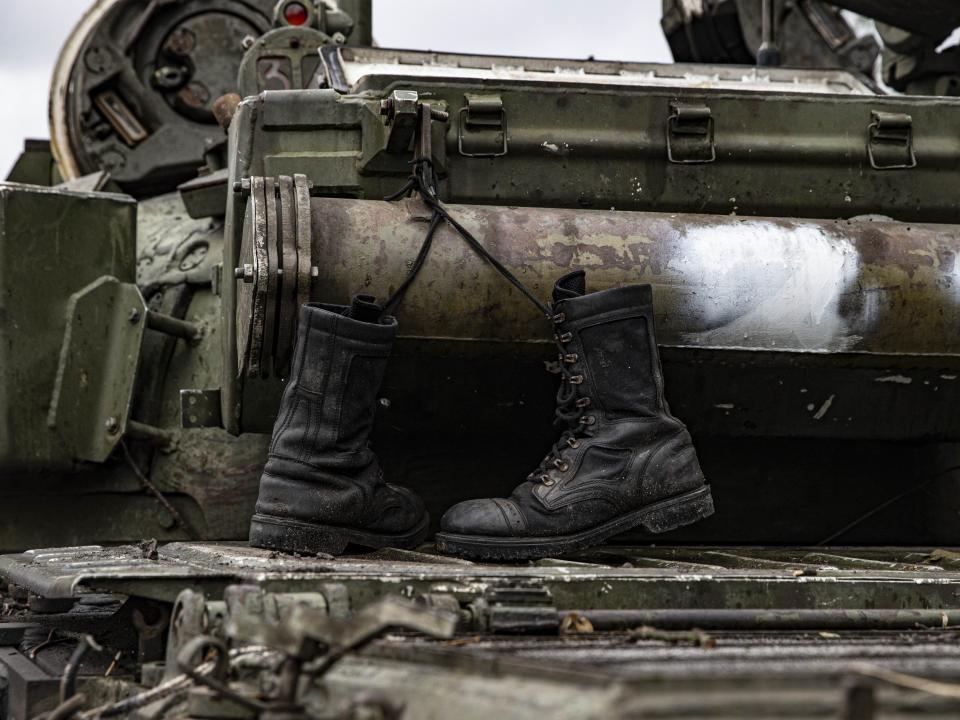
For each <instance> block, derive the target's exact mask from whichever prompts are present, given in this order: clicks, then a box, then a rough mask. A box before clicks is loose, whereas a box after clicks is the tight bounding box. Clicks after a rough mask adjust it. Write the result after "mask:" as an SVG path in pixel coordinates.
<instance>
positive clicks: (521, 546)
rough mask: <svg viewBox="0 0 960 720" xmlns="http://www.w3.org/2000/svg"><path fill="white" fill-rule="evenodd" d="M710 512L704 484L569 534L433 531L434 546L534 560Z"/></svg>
mask: <svg viewBox="0 0 960 720" xmlns="http://www.w3.org/2000/svg"><path fill="white" fill-rule="evenodd" d="M711 515H713V495H712V494H711V492H710V486H709V485H704V486H703V487H701V488H697V489H696V490H693V491H692V492H688V493H684V494H683V495H676V496H674V497H672V498H668V499H666V500H661V501H659V502H656V503H653V504H652V505H647V506H646V507H644V508H641V509H640V510H635V511H634V512H632V513H627V514H626V515H621V516H620V517H617V518H614V519H613V520H608V521H607V522H605V523H603V524H602V525H598V526H597V527H593V528H590V529H589V530H582V531H581V532H578V533H573V534H571V535H555V536H552V537H494V536H490V535H459V534H453V533H437V550H439V551H440V552H441V553H444V554H445V555H456V556H458V557H465V558H469V559H471V560H491V561H505V560H537V559H540V558H545V557H555V556H558V555H565V554H568V553H571V552H575V551H577V550H583V549H585V548H588V547H593V546H595V545H599V544H600V543H602V542H603V541H604V540H606V539H607V538H610V537H613V536H614V535H619V534H620V533H623V532H627V531H629V530H634V529H636V528H641V529H643V530H645V531H647V532H649V533H654V534H659V533H665V532H668V531H670V530H675V529H677V528H679V527H683V526H684V525H692V524H693V523H695V522H698V521H699V520H703V519H704V518H707V517H710V516H711Z"/></svg>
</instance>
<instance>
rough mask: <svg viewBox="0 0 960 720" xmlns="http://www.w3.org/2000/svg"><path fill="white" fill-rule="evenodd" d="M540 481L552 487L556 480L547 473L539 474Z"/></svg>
mask: <svg viewBox="0 0 960 720" xmlns="http://www.w3.org/2000/svg"><path fill="white" fill-rule="evenodd" d="M540 481H541V482H542V483H543V484H544V485H546V486H547V487H553V486H554V485H556V484H557V481H556V480H554V479H553V478H552V477H550V476H549V475H541V476H540Z"/></svg>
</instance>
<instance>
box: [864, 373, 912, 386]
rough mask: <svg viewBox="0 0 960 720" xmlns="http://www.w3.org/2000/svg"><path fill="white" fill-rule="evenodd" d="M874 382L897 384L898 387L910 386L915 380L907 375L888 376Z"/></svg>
mask: <svg viewBox="0 0 960 720" xmlns="http://www.w3.org/2000/svg"><path fill="white" fill-rule="evenodd" d="M874 382H878V383H896V384H897V385H909V384H910V383H912V382H913V378H908V377H906V376H905V375H887V376H886V377H882V378H877V379H876V380H874Z"/></svg>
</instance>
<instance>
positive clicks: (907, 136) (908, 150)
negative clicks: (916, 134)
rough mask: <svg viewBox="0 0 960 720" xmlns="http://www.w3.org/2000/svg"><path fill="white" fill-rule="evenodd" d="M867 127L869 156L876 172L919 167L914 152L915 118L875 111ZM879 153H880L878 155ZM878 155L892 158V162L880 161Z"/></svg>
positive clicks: (903, 114)
mask: <svg viewBox="0 0 960 720" xmlns="http://www.w3.org/2000/svg"><path fill="white" fill-rule="evenodd" d="M870 119H871V123H870V125H869V126H868V127H867V132H868V135H869V139H868V140H867V155H868V156H869V158H870V167H872V168H873V169H874V170H902V169H909V168H913V167H916V166H917V156H916V154H915V153H914V151H913V118H912V117H910V116H909V115H907V114H905V113H887V112H878V111H876V110H874V111H873V112H872V113H870ZM878 151H880V152H879V153H878ZM878 154H882V155H884V156H887V157H891V158H892V160H891V161H890V162H881V161H879V160H878V158H877V156H878Z"/></svg>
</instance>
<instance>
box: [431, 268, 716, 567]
mask: <svg viewBox="0 0 960 720" xmlns="http://www.w3.org/2000/svg"><path fill="white" fill-rule="evenodd" d="M553 300H554V304H553V312H554V318H553V320H554V323H555V326H556V338H557V343H558V346H559V347H560V370H561V374H562V376H563V380H562V385H561V388H560V391H559V393H558V395H557V411H556V421H557V424H558V425H559V426H560V427H561V429H562V430H563V433H562V435H561V436H560V439H559V440H558V441H557V444H556V445H554V447H553V448H552V449H551V451H550V454H549V455H547V457H546V458H545V459H544V460H543V462H542V464H541V465H540V467H539V468H537V469H536V470H535V471H534V472H533V473H531V474H530V475H529V476H528V477H527V480H526V482H524V483H523V484H522V485H520V486H519V487H517V488H516V490H514V491H513V494H512V495H511V496H510V497H509V498H508V499H492V500H491V499H486V500H469V501H467V502H462V503H460V504H458V505H456V506H454V507H453V508H451V509H450V510H449V511H448V512H447V513H446V515H444V516H443V519H442V520H441V530H442V532H441V533H440V534H438V535H437V547H438V549H439V550H440V551H441V552H444V553H448V554H452V555H461V556H464V557H469V558H475V559H480V560H528V559H533V558H542V557H549V556H556V555H561V554H563V553H569V552H571V551H574V550H579V549H582V548H586V547H590V546H592V545H597V544H599V543H601V542H603V541H604V540H606V539H607V538H609V537H611V536H613V535H616V534H618V533H622V532H625V531H627V530H632V529H634V528H642V529H643V530H646V531H648V532H652V533H661V532H666V531H667V530H673V529H674V528H677V527H680V526H682V525H688V524H690V523H693V522H696V521H697V520H700V519H701V518H705V517H707V516H709V515H711V514H712V513H713V498H712V496H711V494H710V487H709V486H708V485H707V484H706V482H705V480H704V478H703V473H702V472H701V470H700V464H699V462H698V461H697V453H696V451H695V450H694V448H693V443H692V441H691V439H690V434H689V433H688V432H687V429H686V427H685V426H684V424H683V423H682V422H680V421H679V420H677V418H675V417H674V416H673V415H671V414H670V410H669V408H668V407H667V403H666V401H665V400H664V397H663V371H662V370H661V367H660V356H659V353H658V352H657V342H656V339H655V338H654V331H653V308H652V291H651V288H650V286H649V285H631V286H628V287H621V288H614V289H611V290H605V291H603V292H598V293H593V294H590V295H587V294H585V278H584V273H583V271H577V272H574V273H570V274H569V275H566V276H564V277H563V278H561V280H560V281H559V282H557V284H556V286H555V288H554V294H553Z"/></svg>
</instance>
